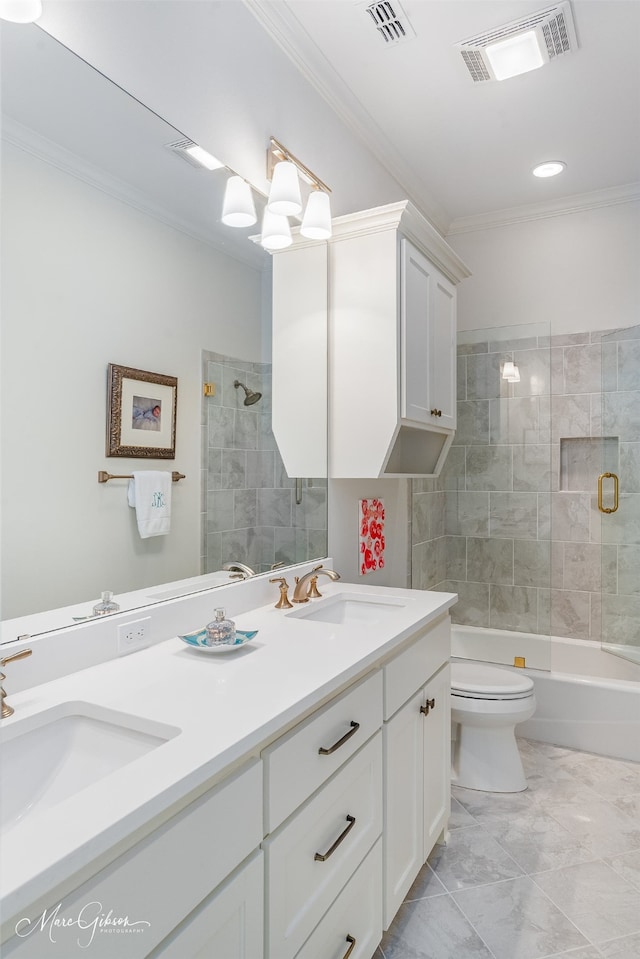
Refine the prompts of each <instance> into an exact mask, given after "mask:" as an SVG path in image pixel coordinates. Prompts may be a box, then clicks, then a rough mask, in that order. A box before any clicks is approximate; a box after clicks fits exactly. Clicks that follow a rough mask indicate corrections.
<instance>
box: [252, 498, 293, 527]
mask: <svg viewBox="0 0 640 959" xmlns="http://www.w3.org/2000/svg"><path fill="white" fill-rule="evenodd" d="M257 493H258V525H260V526H291V525H292V513H291V509H292V506H291V499H292V497H291V490H279V489H274V490H265V489H260V490H258V491H257Z"/></svg>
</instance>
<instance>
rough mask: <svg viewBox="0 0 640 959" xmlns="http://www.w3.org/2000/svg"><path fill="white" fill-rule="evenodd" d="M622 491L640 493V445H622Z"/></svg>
mask: <svg viewBox="0 0 640 959" xmlns="http://www.w3.org/2000/svg"><path fill="white" fill-rule="evenodd" d="M620 489H621V490H623V492H625V493H640V443H621V444H620Z"/></svg>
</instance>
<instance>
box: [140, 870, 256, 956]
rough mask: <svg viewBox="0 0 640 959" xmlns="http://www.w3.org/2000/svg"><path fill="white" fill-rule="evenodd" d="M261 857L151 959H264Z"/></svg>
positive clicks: (196, 913) (182, 924)
mask: <svg viewBox="0 0 640 959" xmlns="http://www.w3.org/2000/svg"><path fill="white" fill-rule="evenodd" d="M262 859H263V857H262V853H258V854H257V855H256V856H254V858H253V859H252V860H251V861H250V862H248V863H247V864H246V865H245V866H243V868H242V869H240V870H239V872H238V874H237V875H236V876H235V877H234V878H233V879H231V880H229V881H228V882H225V883H224V885H223V886H222V887H221V888H220V889H218V890H217V891H216V892H215V893H214V894H213V895H212V896H210V897H209V898H208V899H206V900H205V902H204V903H203V904H202V905H201V906H200V907H199V908H198V909H196V911H195V912H194V913H193V915H191V916H190V917H189V919H186V920H185V921H184V922H183V923H181V924H180V926H178V928H177V929H176V930H175V932H174V933H173V934H172V935H171V936H169V938H168V939H165V941H164V942H163V943H161V944H160V945H159V946H158V948H157V949H156V950H155V951H154V952H153V954H152V956H151V957H150V959H212V957H213V956H219V957H220V959H222V957H223V956H224V959H262V955H263V900H264V896H263V872H264V869H263V861H262Z"/></svg>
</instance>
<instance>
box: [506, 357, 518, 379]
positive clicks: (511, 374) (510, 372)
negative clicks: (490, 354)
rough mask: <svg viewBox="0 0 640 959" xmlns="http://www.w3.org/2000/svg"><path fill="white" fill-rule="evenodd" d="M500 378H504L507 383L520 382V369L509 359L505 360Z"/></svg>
mask: <svg viewBox="0 0 640 959" xmlns="http://www.w3.org/2000/svg"><path fill="white" fill-rule="evenodd" d="M502 379H503V380H506V381H507V383H519V382H520V370H519V369H518V367H517V366H516V364H515V363H513V362H512V361H511V360H506V362H505V364H504V366H503V367H502Z"/></svg>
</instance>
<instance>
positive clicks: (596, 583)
mask: <svg viewBox="0 0 640 959" xmlns="http://www.w3.org/2000/svg"><path fill="white" fill-rule="evenodd" d="M601 565H602V552H601V549H600V546H598V545H595V544H591V543H565V544H564V588H565V589H572V590H585V589H587V590H591V591H594V592H595V591H596V590H599V589H600V588H601V586H602V573H601Z"/></svg>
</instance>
